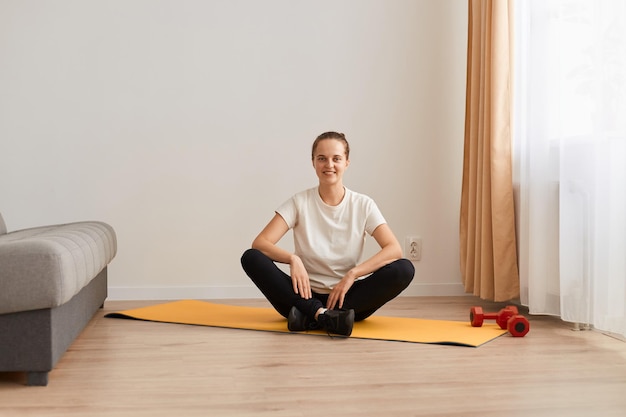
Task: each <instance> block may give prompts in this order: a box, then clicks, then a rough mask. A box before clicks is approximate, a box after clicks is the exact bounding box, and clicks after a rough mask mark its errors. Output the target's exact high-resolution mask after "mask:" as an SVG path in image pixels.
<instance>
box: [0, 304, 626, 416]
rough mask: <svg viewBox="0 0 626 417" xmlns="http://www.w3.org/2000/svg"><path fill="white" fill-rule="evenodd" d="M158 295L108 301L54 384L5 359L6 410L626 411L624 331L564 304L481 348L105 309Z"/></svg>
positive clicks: (450, 316) (394, 311) (457, 313)
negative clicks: (580, 321) (584, 326)
mask: <svg viewBox="0 0 626 417" xmlns="http://www.w3.org/2000/svg"><path fill="white" fill-rule="evenodd" d="M212 301H216V300H212ZM217 302H228V303H230V304H237V305H250V306H269V304H267V302H266V301H265V300H217ZM149 304H154V302H145V301H142V302H107V303H106V304H105V307H104V309H103V310H102V311H100V312H98V313H97V316H96V317H95V318H94V319H93V320H92V321H91V323H90V324H89V326H88V327H87V328H86V329H85V331H84V332H83V333H82V334H81V335H80V337H79V338H78V339H77V340H76V341H75V342H74V344H73V345H72V346H71V347H70V349H69V351H68V352H67V353H66V354H65V355H64V356H63V357H62V359H61V360H60V362H59V363H58V365H57V367H56V368H55V369H54V371H52V372H51V373H50V383H49V385H48V386H47V387H27V386H25V385H24V383H25V376H24V375H23V374H13V373H0V416H2V417H4V416H7V417H8V416H10V417H14V416H37V417H47V416H59V417H67V416H93V417H97V416H116V417H120V416H150V417H159V416H167V417H172V416H180V417H187V416H289V417H298V416H459V417H461V416H463V417H467V416H498V417H502V416H507V417H509V416H602V417H607V416H624V415H626V343H624V342H623V341H621V340H617V339H615V338H612V337H609V336H607V335H603V334H601V333H599V332H597V331H573V330H571V327H572V326H570V325H568V324H567V323H563V322H561V321H560V320H558V319H555V318H552V317H537V316H532V317H530V320H531V330H530V333H529V334H528V335H527V336H526V337H524V338H513V337H510V336H509V335H505V336H502V337H500V338H497V339H495V340H494V341H492V342H489V343H487V344H485V345H483V346H481V347H479V348H467V347H455V346H441V345H426V344H414V343H403V342H387V341H377V340H363V339H337V338H335V339H331V338H327V337H319V336H316V337H313V336H305V335H298V334H288V333H284V334H283V333H269V332H259V331H247V330H232V329H220V328H210V327H198V326H185V325H177V324H163V323H151V322H142V321H134V320H119V319H109V318H103V315H104V314H105V313H107V312H111V311H116V310H120V309H127V308H134V307H141V306H145V305H149ZM477 304H478V305H483V306H484V307H485V308H486V309H488V311H495V310H497V309H498V308H499V307H501V305H499V304H492V303H486V302H481V301H479V300H477V299H476V298H474V297H423V298H420V297H401V298H398V299H396V300H394V301H392V302H391V303H389V304H388V305H387V306H385V307H384V308H383V309H382V310H380V312H379V313H378V314H381V315H388V316H402V317H419V318H435V319H436V318H438V319H445V320H463V321H465V320H467V317H468V312H469V308H470V307H471V306H472V305H477Z"/></svg>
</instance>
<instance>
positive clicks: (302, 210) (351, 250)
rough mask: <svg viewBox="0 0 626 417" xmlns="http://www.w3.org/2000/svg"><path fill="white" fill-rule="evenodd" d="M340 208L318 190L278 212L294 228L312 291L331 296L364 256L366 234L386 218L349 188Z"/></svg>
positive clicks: (296, 197)
mask: <svg viewBox="0 0 626 417" xmlns="http://www.w3.org/2000/svg"><path fill="white" fill-rule="evenodd" d="M345 190H346V193H345V196H344V198H343V200H342V201H341V203H339V205H337V206H329V205H328V204H326V203H324V201H323V200H322V198H321V197H320V195H319V191H318V187H314V188H310V189H308V190H305V191H302V192H300V193H298V194H296V195H294V196H293V197H291V198H290V199H289V200H287V201H286V202H284V203H283V204H282V205H281V206H280V207H278V209H277V210H276V213H278V214H279V215H280V216H281V217H282V218H283V219H284V220H285V222H286V223H287V225H288V226H289V228H290V229H293V238H294V246H295V253H296V255H298V256H299V257H300V258H301V259H302V262H303V263H304V267H305V268H306V270H307V272H308V273H309V279H310V281H311V288H312V289H313V290H314V291H315V292H317V293H320V294H327V293H329V292H330V290H331V289H332V288H333V287H334V285H335V284H337V283H338V282H339V281H340V280H341V278H343V276H344V275H345V274H346V273H347V272H348V271H349V270H350V269H351V268H352V267H354V266H355V265H357V264H358V263H359V261H360V259H361V256H362V255H363V248H364V245H365V237H366V233H367V234H369V235H371V234H372V233H374V230H375V229H376V228H377V227H378V226H380V225H381V224H383V223H386V221H385V218H384V217H383V215H382V213H381V212H380V210H379V209H378V206H377V205H376V203H375V202H374V200H372V199H371V198H370V197H368V196H366V195H363V194H359V193H356V192H354V191H350V190H349V189H347V188H346V189H345Z"/></svg>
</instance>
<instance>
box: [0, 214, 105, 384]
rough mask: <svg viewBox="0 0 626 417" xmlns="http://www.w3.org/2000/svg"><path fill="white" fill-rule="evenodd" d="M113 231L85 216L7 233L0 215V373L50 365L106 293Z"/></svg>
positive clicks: (42, 376)
mask: <svg viewBox="0 0 626 417" xmlns="http://www.w3.org/2000/svg"><path fill="white" fill-rule="evenodd" d="M116 252H117V237H116V234H115V231H114V230H113V228H112V227H111V226H109V225H108V224H106V223H102V222H96V221H89V222H76V223H68V224H59V225H52V226H42V227H35V228H30V229H23V230H18V231H13V232H10V233H7V228H6V224H5V222H4V220H3V218H2V215H1V214H0V372H26V375H27V384H28V385H47V384H48V372H50V371H51V370H52V369H53V368H54V366H55V365H56V363H57V362H58V360H59V359H60V358H61V356H62V355H63V354H64V353H65V351H66V350H67V349H68V347H69V346H70V345H71V343H72V342H73V341H74V339H75V338H76V337H77V336H78V335H79V334H80V332H81V331H82V330H83V329H84V327H85V326H86V325H87V323H88V322H89V321H90V320H91V319H92V317H93V316H94V314H95V313H96V311H97V310H98V309H99V308H101V307H102V306H103V304H104V300H105V299H106V297H107V265H108V264H109V262H111V260H112V259H113V258H114V257H115V254H116Z"/></svg>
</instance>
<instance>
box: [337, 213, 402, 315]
mask: <svg viewBox="0 0 626 417" xmlns="http://www.w3.org/2000/svg"><path fill="white" fill-rule="evenodd" d="M372 237H373V238H374V239H375V240H376V242H377V243H378V245H379V246H380V250H379V251H378V252H377V253H376V254H374V256H372V257H371V258H369V259H367V260H366V261H364V262H362V263H360V264H359V265H356V266H355V267H354V268H352V269H350V270H349V271H348V273H347V274H346V275H345V276H344V277H343V278H342V279H341V281H339V283H337V285H335V287H334V288H333V290H332V291H331V292H330V295H329V296H328V302H327V304H326V308H330V309H332V308H334V307H335V305H338V306H339V308H341V307H343V300H344V298H345V296H346V293H347V292H348V290H349V289H350V287H352V284H354V281H355V280H356V279H357V278H359V277H362V276H364V275H368V274H371V273H372V272H374V271H377V270H378V269H380V268H382V267H383V266H385V265H387V264H390V263H391V262H393V261H395V260H397V259H400V258H401V257H402V247H401V246H400V243H399V242H398V239H396V236H395V235H394V234H393V232H392V231H391V228H390V227H389V225H388V224H386V223H383V224H381V225H380V226H378V227H377V228H376V229H375V230H374V233H372Z"/></svg>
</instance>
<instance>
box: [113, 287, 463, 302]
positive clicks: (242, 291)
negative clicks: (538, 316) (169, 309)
mask: <svg viewBox="0 0 626 417" xmlns="http://www.w3.org/2000/svg"><path fill="white" fill-rule="evenodd" d="M460 295H468V294H466V293H465V289H464V288H463V285H462V284H460V283H441V284H421V283H415V284H411V285H410V286H409V288H407V289H406V290H404V292H402V294H400V296H401V297H403V296H404V297H406V296H410V297H417V296H422V297H425V296H429V297H430V296H460ZM229 298H263V295H262V294H261V292H260V291H259V290H258V289H257V288H256V287H254V286H252V285H249V286H212V287H211V286H206V287H109V296H108V300H110V301H123V300H187V299H194V300H215V299H229Z"/></svg>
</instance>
